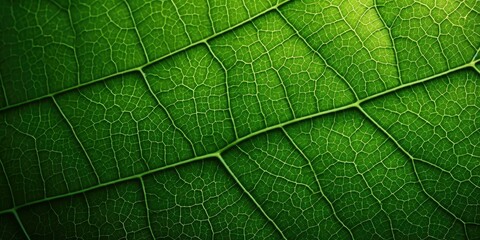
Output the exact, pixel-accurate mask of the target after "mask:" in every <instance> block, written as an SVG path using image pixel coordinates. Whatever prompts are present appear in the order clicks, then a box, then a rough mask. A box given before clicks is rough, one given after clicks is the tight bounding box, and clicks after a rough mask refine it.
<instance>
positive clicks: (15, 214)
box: [12, 210, 30, 240]
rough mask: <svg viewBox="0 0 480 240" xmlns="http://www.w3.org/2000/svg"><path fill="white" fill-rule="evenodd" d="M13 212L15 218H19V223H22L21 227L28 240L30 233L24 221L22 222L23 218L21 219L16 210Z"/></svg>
mask: <svg viewBox="0 0 480 240" xmlns="http://www.w3.org/2000/svg"><path fill="white" fill-rule="evenodd" d="M12 213H13V215H14V216H15V219H17V221H18V224H19V225H20V228H21V229H22V232H23V234H25V237H26V238H27V239H28V240H30V236H29V235H28V233H27V230H26V229H25V226H24V225H23V222H22V220H21V219H20V216H19V215H18V212H17V211H16V210H14V211H13V212H12Z"/></svg>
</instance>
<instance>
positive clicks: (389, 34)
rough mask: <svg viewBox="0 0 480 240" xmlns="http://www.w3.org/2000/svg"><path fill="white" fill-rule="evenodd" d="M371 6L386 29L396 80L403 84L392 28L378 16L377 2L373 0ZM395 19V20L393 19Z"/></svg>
mask: <svg viewBox="0 0 480 240" xmlns="http://www.w3.org/2000/svg"><path fill="white" fill-rule="evenodd" d="M373 5H374V8H375V12H376V13H377V15H378V18H379V19H380V21H381V22H382V24H383V26H385V28H386V29H387V31H388V36H389V37H390V41H391V42H392V50H393V55H395V62H396V64H395V65H396V67H397V74H398V80H399V81H400V84H403V80H402V74H401V72H400V61H399V60H398V53H397V48H396V47H395V40H394V38H393V34H392V28H391V27H390V26H388V25H387V23H386V22H385V20H384V19H383V17H382V15H381V14H380V10H378V0H374V2H373ZM395 19H396V18H395ZM394 22H395V20H394Z"/></svg>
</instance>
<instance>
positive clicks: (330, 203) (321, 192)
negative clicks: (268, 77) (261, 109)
mask: <svg viewBox="0 0 480 240" xmlns="http://www.w3.org/2000/svg"><path fill="white" fill-rule="evenodd" d="M282 131H283V133H284V134H285V136H286V137H287V139H288V140H289V141H290V142H291V143H292V145H293V147H294V148H295V150H296V151H297V152H298V153H300V155H302V157H303V159H305V160H306V161H307V163H308V166H309V167H310V171H312V174H313V176H314V177H315V181H316V182H317V185H318V189H319V190H320V194H321V195H322V197H323V198H325V200H326V201H327V203H328V205H330V208H331V209H332V212H333V216H334V217H335V218H336V219H337V221H338V222H339V223H340V224H341V225H342V226H343V227H344V228H345V229H346V230H347V231H348V233H349V234H350V237H351V238H352V239H355V237H354V236H353V233H352V231H350V229H349V228H348V227H347V225H345V223H343V221H342V220H341V219H340V218H339V217H338V215H337V212H336V211H335V207H334V206H333V203H332V202H331V201H330V199H328V198H327V195H325V193H324V192H323V188H322V185H321V184H320V181H319V180H318V177H317V174H316V173H315V170H314V169H313V166H312V163H311V161H310V159H308V157H307V156H306V155H305V153H303V151H302V150H301V149H300V148H299V147H298V145H297V144H296V143H295V141H293V139H292V138H291V137H290V135H289V134H288V132H287V131H286V130H285V128H283V127H282Z"/></svg>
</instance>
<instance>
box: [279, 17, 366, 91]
mask: <svg viewBox="0 0 480 240" xmlns="http://www.w3.org/2000/svg"><path fill="white" fill-rule="evenodd" d="M277 12H278V14H279V15H280V17H281V18H282V19H283V21H285V23H286V24H287V25H288V26H289V27H290V29H292V30H293V31H294V32H295V34H296V35H297V36H298V38H300V40H302V41H303V42H304V43H305V45H306V46H307V47H308V48H309V49H310V50H311V51H312V52H314V53H316V54H317V56H318V57H320V59H322V60H323V62H324V63H325V66H327V68H329V69H330V70H332V71H333V72H334V73H335V74H336V75H337V76H338V77H339V78H340V79H342V80H343V82H345V83H346V84H347V86H348V88H349V89H350V91H351V92H352V93H353V95H354V96H355V100H359V99H360V98H359V97H358V95H357V93H356V92H355V90H354V89H353V87H352V85H350V83H349V82H348V81H347V79H345V77H343V76H342V75H341V74H340V73H339V72H338V71H337V69H335V68H334V67H333V66H331V65H330V64H329V63H328V62H327V60H326V59H325V58H324V57H323V56H322V55H321V54H320V53H319V52H318V51H317V50H315V49H314V48H313V47H312V45H310V43H309V42H308V41H307V39H305V38H304V37H303V36H302V35H301V34H300V32H298V30H297V29H296V28H295V27H294V26H293V25H292V24H291V23H290V21H288V20H287V18H286V17H285V16H284V15H283V13H282V12H280V11H279V10H278V9H277Z"/></svg>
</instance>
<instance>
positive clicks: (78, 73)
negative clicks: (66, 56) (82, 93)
mask: <svg viewBox="0 0 480 240" xmlns="http://www.w3.org/2000/svg"><path fill="white" fill-rule="evenodd" d="M71 8H72V1H71V0H69V1H68V9H66V11H67V13H68V21H69V22H70V26H71V27H72V31H73V35H74V36H75V37H74V40H73V46H72V50H73V56H74V57H75V64H76V65H77V84H80V63H79V61H78V54H77V39H78V35H77V30H76V29H75V26H74V24H73V18H72V11H71V10H70V9H71Z"/></svg>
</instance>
